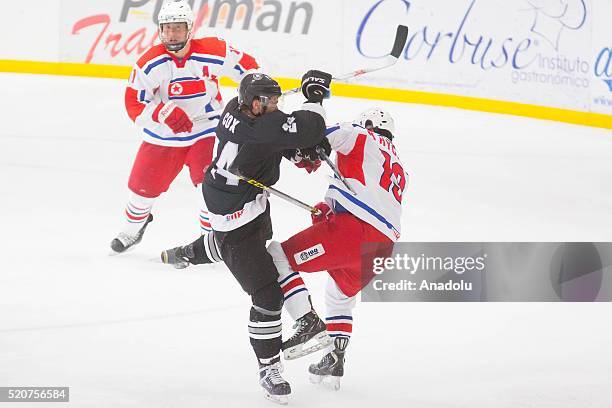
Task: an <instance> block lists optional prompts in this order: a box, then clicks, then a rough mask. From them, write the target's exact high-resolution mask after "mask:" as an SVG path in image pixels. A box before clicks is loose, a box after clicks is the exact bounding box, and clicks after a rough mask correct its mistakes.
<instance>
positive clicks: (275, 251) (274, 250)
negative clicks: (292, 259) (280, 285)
mask: <svg viewBox="0 0 612 408" xmlns="http://www.w3.org/2000/svg"><path fill="white" fill-rule="evenodd" d="M268 253H269V254H270V256H271V257H272V262H274V266H276V270H277V271H278V281H279V282H282V281H283V279H285V278H286V277H288V276H289V275H291V274H292V273H293V272H294V271H293V269H291V265H290V264H289V260H288V259H287V255H285V251H283V247H282V246H281V244H280V242H276V241H272V242H270V244H269V245H268Z"/></svg>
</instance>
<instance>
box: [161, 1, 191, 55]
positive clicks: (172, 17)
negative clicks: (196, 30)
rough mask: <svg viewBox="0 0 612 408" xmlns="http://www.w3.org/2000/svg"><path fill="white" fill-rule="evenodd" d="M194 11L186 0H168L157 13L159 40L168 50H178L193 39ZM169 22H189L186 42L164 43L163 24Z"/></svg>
mask: <svg viewBox="0 0 612 408" xmlns="http://www.w3.org/2000/svg"><path fill="white" fill-rule="evenodd" d="M193 21H194V16H193V11H191V7H190V6H189V3H187V1H185V0H166V1H165V2H164V4H162V6H161V8H160V10H159V14H158V15H157V24H158V27H159V40H160V41H161V42H162V44H164V46H165V47H166V49H167V50H168V51H173V52H177V51H180V50H182V49H183V48H185V46H186V45H187V42H189V40H190V39H191V34H192V29H193ZM167 23H186V24H187V38H186V39H185V41H184V42H181V43H178V44H167V43H164V40H163V38H162V24H167Z"/></svg>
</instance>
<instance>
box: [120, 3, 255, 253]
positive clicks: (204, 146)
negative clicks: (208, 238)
mask: <svg viewBox="0 0 612 408" xmlns="http://www.w3.org/2000/svg"><path fill="white" fill-rule="evenodd" d="M158 22H159V39H160V41H161V44H159V45H155V46H153V47H152V48H150V49H149V50H148V51H147V52H146V53H144V54H143V55H142V56H141V57H140V59H139V60H138V61H137V63H136V64H135V66H134V69H133V71H132V74H131V75H130V78H129V82H128V85H127V87H126V90H125V107H126V110H127V113H128V115H129V117H130V118H131V119H132V120H133V121H134V122H135V123H136V124H137V125H138V126H140V127H141V128H142V129H143V142H142V145H141V146H140V149H139V151H138V153H137V155H136V159H135V161H134V164H133V167H132V171H131V174H130V177H129V181H128V188H129V190H130V193H129V198H128V203H127V207H126V210H125V222H124V226H123V228H122V229H121V232H120V233H119V234H118V236H117V237H116V238H115V239H113V241H112V242H111V248H112V250H113V251H115V252H117V253H120V252H123V251H125V250H126V249H128V248H130V247H131V246H133V245H135V244H137V243H138V242H140V240H141V239H142V235H143V234H144V231H145V229H146V227H147V224H148V223H149V222H151V221H152V220H153V216H152V215H151V208H152V206H153V203H154V201H155V199H156V198H157V197H158V196H159V195H161V194H162V193H164V192H165V191H167V190H168V187H169V186H170V184H171V183H172V181H173V180H174V179H175V178H176V176H177V175H178V173H179V172H180V171H181V169H182V168H183V166H184V165H186V166H188V167H189V172H190V176H191V181H192V182H193V184H194V186H196V187H197V186H198V185H200V184H201V183H202V180H203V178H204V171H205V170H206V168H207V167H208V166H209V165H210V163H211V161H212V152H213V148H214V144H215V128H216V127H217V124H218V122H219V117H218V116H215V115H214V112H215V111H218V110H220V109H221V108H222V107H223V100H222V98H221V94H220V93H219V78H221V77H222V76H227V77H230V78H232V79H234V80H235V81H236V82H240V80H241V79H242V78H243V77H244V76H245V75H246V74H247V73H249V72H253V71H256V70H258V68H259V65H258V63H257V62H256V60H255V59H254V58H253V57H252V56H250V55H248V54H246V53H243V52H241V51H239V50H237V49H235V48H233V47H232V46H231V45H229V44H228V43H226V42H225V41H224V40H222V39H219V38H216V37H204V38H199V39H192V35H193V23H194V15H193V12H192V10H191V8H190V6H189V4H188V3H187V1H185V0H176V1H174V0H169V1H166V2H165V3H164V4H163V5H162V7H161V9H160V11H159V15H158ZM211 112H213V114H212V115H210V113H211ZM207 114H209V115H210V117H206V115H207ZM196 117H200V118H202V117H204V119H203V120H194V118H196ZM197 196H198V197H200V200H201V213H200V226H201V231H202V233H203V234H204V233H206V232H209V231H210V222H209V219H208V212H207V210H206V205H205V203H204V200H203V198H202V194H200V193H199V190H198V192H197Z"/></svg>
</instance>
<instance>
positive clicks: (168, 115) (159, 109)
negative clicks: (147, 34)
mask: <svg viewBox="0 0 612 408" xmlns="http://www.w3.org/2000/svg"><path fill="white" fill-rule="evenodd" d="M158 87H159V85H157V84H156V83H154V82H153V81H152V80H151V79H150V78H149V77H148V76H147V75H146V74H145V73H144V72H143V71H142V69H141V68H140V67H139V66H138V64H137V65H136V66H135V67H134V69H133V70H132V74H131V75H130V79H129V81H128V84H127V86H126V88H125V109H126V111H127V114H128V116H129V117H130V119H132V121H134V122H135V123H136V124H137V125H139V126H142V127H147V126H150V125H151V123H152V122H158V123H164V124H165V125H166V126H168V127H169V128H170V129H171V130H172V132H173V133H175V134H176V133H181V132H191V130H192V127H193V123H192V122H191V119H189V116H187V114H186V113H185V112H184V111H183V110H182V109H181V108H179V107H178V106H177V105H176V104H175V103H174V102H166V103H164V102H162V101H161V99H160V98H159V96H158V95H157V92H158Z"/></svg>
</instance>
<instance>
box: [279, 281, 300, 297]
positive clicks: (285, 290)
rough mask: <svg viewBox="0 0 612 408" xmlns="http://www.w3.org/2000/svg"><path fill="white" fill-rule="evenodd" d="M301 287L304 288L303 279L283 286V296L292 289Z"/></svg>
mask: <svg viewBox="0 0 612 408" xmlns="http://www.w3.org/2000/svg"><path fill="white" fill-rule="evenodd" d="M300 285H302V286H304V281H303V280H302V278H296V279H294V280H292V281H291V282H289V283H288V284H286V285H285V286H283V287H282V288H281V289H282V290H283V294H286V293H287V292H289V291H290V290H291V289H293V288H295V287H296V286H300Z"/></svg>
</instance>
